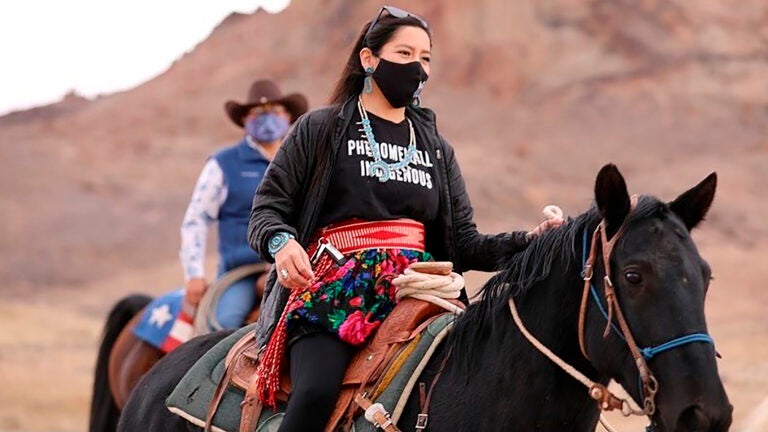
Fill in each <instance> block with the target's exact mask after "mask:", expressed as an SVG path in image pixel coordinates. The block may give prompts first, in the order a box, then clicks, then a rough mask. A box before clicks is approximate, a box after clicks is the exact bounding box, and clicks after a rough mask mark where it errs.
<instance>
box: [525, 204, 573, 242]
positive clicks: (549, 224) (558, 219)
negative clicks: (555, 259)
mask: <svg viewBox="0 0 768 432" xmlns="http://www.w3.org/2000/svg"><path fill="white" fill-rule="evenodd" d="M543 213H544V217H546V219H545V220H544V222H542V223H540V224H539V226H537V227H536V228H534V229H533V230H531V231H528V234H527V235H526V238H528V240H533V239H534V238H536V237H538V236H539V235H541V233H543V232H544V231H547V230H550V229H552V228H557V227H559V226H560V225H562V224H563V222H564V221H565V219H563V211H562V210H560V207H557V206H546V207H544V211H543Z"/></svg>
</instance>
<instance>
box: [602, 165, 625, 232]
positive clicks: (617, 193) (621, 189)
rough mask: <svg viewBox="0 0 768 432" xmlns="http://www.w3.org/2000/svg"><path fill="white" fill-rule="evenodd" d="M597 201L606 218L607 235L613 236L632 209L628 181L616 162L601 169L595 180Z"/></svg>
mask: <svg viewBox="0 0 768 432" xmlns="http://www.w3.org/2000/svg"><path fill="white" fill-rule="evenodd" d="M595 201H596V202H597V208H598V210H599V211H600V216H602V217H603V219H605V228H606V233H605V234H606V236H608V238H611V237H613V235H614V234H616V231H618V229H619V227H620V226H621V224H622V223H623V222H624V218H626V217H627V214H628V213H629V210H630V201H629V193H628V192H627V183H626V182H625V181H624V177H623V176H622V175H621V173H620V172H619V169H618V168H616V165H614V164H608V165H606V166H604V167H603V168H602V169H600V172H599V173H597V179H596V180H595Z"/></svg>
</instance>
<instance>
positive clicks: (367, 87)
mask: <svg viewBox="0 0 768 432" xmlns="http://www.w3.org/2000/svg"><path fill="white" fill-rule="evenodd" d="M371 75H373V68H372V67H370V66H368V67H367V68H365V81H363V93H366V94H370V93H371V92H372V91H373V79H372V78H371Z"/></svg>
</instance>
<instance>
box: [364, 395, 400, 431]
mask: <svg viewBox="0 0 768 432" xmlns="http://www.w3.org/2000/svg"><path fill="white" fill-rule="evenodd" d="M355 403H357V404H358V405H360V408H362V409H364V410H365V411H366V416H365V418H366V419H367V420H368V421H371V420H373V421H374V424H375V426H376V427H377V428H379V429H382V430H384V431H386V432H400V429H398V428H397V426H395V425H394V424H393V423H392V419H390V417H389V413H388V412H386V410H385V409H384V407H383V406H381V404H378V405H379V406H381V409H380V410H374V411H370V413H371V414H370V416H369V414H368V413H369V411H368V409H369V408H370V407H371V406H373V405H375V404H373V403H371V401H370V400H369V399H368V398H367V397H365V395H362V394H357V395H355Z"/></svg>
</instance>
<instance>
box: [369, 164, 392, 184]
mask: <svg viewBox="0 0 768 432" xmlns="http://www.w3.org/2000/svg"><path fill="white" fill-rule="evenodd" d="M370 170H371V174H373V176H374V177H378V178H379V182H380V183H386V182H387V180H389V174H390V172H389V164H387V163H386V162H384V161H382V160H379V161H376V162H374V163H372V164H371V167H370Z"/></svg>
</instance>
